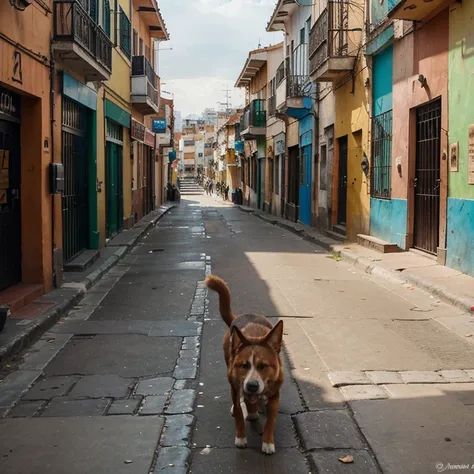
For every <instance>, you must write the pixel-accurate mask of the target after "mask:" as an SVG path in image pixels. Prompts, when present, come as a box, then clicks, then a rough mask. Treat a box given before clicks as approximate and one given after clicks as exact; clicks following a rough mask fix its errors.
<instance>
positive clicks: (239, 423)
mask: <svg viewBox="0 0 474 474" xmlns="http://www.w3.org/2000/svg"><path fill="white" fill-rule="evenodd" d="M231 392H232V403H233V404H234V407H233V408H234V419H235V445H236V446H237V447H238V448H246V447H247V437H246V436H245V420H244V414H243V412H242V406H241V404H240V393H239V390H236V389H235V388H234V387H232V388H231Z"/></svg>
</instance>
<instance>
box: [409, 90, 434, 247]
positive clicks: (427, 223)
mask: <svg viewBox="0 0 474 474" xmlns="http://www.w3.org/2000/svg"><path fill="white" fill-rule="evenodd" d="M440 135H441V99H438V100H435V101H433V102H430V103H428V104H426V105H423V106H422V107H418V108H417V110H416V160H415V179H414V186H415V227H414V235H413V237H414V247H416V248H417V249H420V250H424V251H425V252H429V253H432V254H436V252H437V249H438V245H439V187H440V147H441V143H440Z"/></svg>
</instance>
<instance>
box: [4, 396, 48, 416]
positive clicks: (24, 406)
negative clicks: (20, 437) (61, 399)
mask: <svg viewBox="0 0 474 474" xmlns="http://www.w3.org/2000/svg"><path fill="white" fill-rule="evenodd" d="M45 404H46V401H44V400H35V401H27V402H20V403H19V404H18V405H17V406H16V407H15V408H13V410H12V411H11V412H10V413H9V415H8V416H9V417H10V418H23V417H32V416H34V415H35V413H37V412H38V411H39V410H40V409H41V408H42V407H43V406H44V405H45Z"/></svg>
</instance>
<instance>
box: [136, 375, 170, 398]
mask: <svg viewBox="0 0 474 474" xmlns="http://www.w3.org/2000/svg"><path fill="white" fill-rule="evenodd" d="M173 384H174V379H173V378H172V377H155V378H152V379H143V380H140V382H138V385H137V388H136V390H135V393H136V394H137V395H144V396H148V395H166V394H167V393H168V392H169V391H170V390H171V389H172V388H173Z"/></svg>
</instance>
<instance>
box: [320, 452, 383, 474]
mask: <svg viewBox="0 0 474 474" xmlns="http://www.w3.org/2000/svg"><path fill="white" fill-rule="evenodd" d="M345 456H352V457H353V458H354V462H352V463H342V462H341V461H339V458H344V457H345ZM311 459H312V461H313V463H314V464H315V466H316V467H317V469H318V473H319V474H380V473H381V471H380V469H379V468H378V466H377V462H376V461H375V460H374V458H373V457H372V456H371V455H370V453H369V452H368V451H366V450H363V449H362V450H354V449H335V450H331V451H316V452H314V453H312V454H311Z"/></svg>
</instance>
